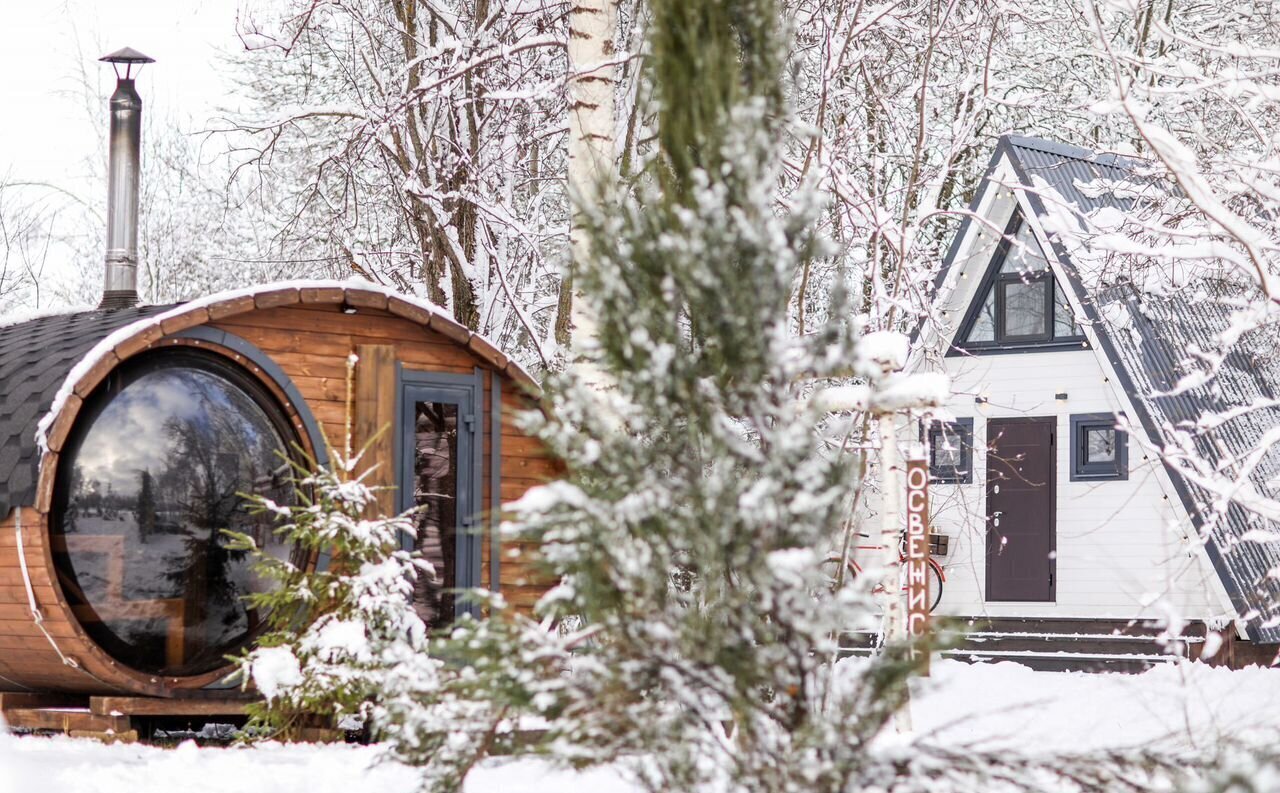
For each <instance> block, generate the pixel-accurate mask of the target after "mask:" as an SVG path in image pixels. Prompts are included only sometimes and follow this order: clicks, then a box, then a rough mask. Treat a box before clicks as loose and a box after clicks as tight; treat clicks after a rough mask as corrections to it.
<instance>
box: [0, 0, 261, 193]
mask: <svg viewBox="0 0 1280 793" xmlns="http://www.w3.org/2000/svg"><path fill="white" fill-rule="evenodd" d="M243 5H245V0H0V53H3V60H2V61H0V64H3V65H2V66H0V68H2V69H3V70H4V72H3V76H2V77H0V179H3V178H5V177H6V176H7V177H8V178H9V179H10V180H13V181H38V182H51V183H54V184H56V185H58V186H60V187H63V188H65V189H69V190H72V191H74V192H81V191H82V189H83V183H82V182H81V183H77V171H78V170H83V166H82V163H83V162H84V161H85V160H86V158H89V157H94V156H97V155H98V151H99V150H98V148H97V145H98V137H99V135H100V134H101V133H102V131H104V130H105V129H106V124H107V109H106V102H105V97H106V96H109V95H110V93H111V90H112V88H113V86H114V84H115V76H114V74H113V73H112V71H111V67H110V66H109V65H108V64H105V63H98V61H97V59H98V58H99V57H100V56H102V55H105V54H106V53H108V52H112V51H115V50H117V49H119V48H121V47H126V46H128V47H133V48H134V49H136V50H139V51H141V52H143V53H145V54H147V55H150V56H151V57H152V58H155V59H156V63H154V64H151V65H149V66H147V67H145V68H144V69H143V70H142V73H141V75H140V77H139V79H138V92H139V93H140V94H141V95H142V101H143V112H144V113H146V114H159V115H158V116H154V117H153V121H154V120H155V118H164V119H170V120H173V121H174V122H176V123H179V124H180V126H181V127H182V128H183V129H191V128H192V127H193V126H195V127H199V126H203V124H204V123H205V122H206V121H207V120H208V118H209V117H210V116H211V115H212V114H213V112H214V110H215V108H216V107H217V106H219V105H225V104H227V99H228V98H227V97H225V96H224V87H223V85H224V84H223V79H222V77H221V76H220V74H219V71H218V68H219V63H218V53H219V51H221V52H227V53H234V52H236V51H237V50H240V49H241V48H242V45H241V44H240V41H239V39H238V38H237V37H236V30H235V27H236V16H237V13H238V12H239V11H240V10H241V7H242V6H243ZM86 74H87V75H88V77H89V79H90V80H95V79H96V80H97V83H96V85H97V86H98V88H99V90H100V92H101V95H102V97H104V99H103V101H102V102H101V103H100V106H99V107H97V108H96V113H95V114H94V115H93V116H92V117H91V115H90V112H89V110H88V109H87V106H86V99H85V95H84V91H83V90H82V87H81V86H82V83H81V76H82V75H86ZM87 197H90V196H87ZM101 203H102V204H103V205H104V206H105V203H106V197H105V195H104V196H102V197H101Z"/></svg>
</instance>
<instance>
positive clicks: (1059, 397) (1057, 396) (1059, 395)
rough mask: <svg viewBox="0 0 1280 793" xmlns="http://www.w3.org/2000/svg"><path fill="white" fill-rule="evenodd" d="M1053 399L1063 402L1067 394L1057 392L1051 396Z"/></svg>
mask: <svg viewBox="0 0 1280 793" xmlns="http://www.w3.org/2000/svg"><path fill="white" fill-rule="evenodd" d="M1053 398H1054V399H1062V400H1065V399H1066V398H1067V392H1066V391H1059V392H1058V393H1056V394H1054V395H1053Z"/></svg>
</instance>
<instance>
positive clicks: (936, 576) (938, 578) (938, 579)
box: [822, 533, 947, 613]
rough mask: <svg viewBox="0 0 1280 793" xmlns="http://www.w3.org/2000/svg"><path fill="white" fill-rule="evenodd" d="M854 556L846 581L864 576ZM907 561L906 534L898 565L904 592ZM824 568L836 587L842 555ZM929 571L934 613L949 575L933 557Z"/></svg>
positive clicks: (868, 548)
mask: <svg viewBox="0 0 1280 793" xmlns="http://www.w3.org/2000/svg"><path fill="white" fill-rule="evenodd" d="M858 536H859V537H865V538H868V539H870V537H871V535H870V534H862V533H859V534H858ZM854 550H855V551H883V550H884V546H883V545H858V546H855V547H854ZM856 555H857V554H854V555H853V556H856ZM853 556H850V557H849V562H848V567H847V568H846V569H847V570H848V572H849V574H848V575H847V576H846V578H845V580H846V581H852V580H853V579H855V578H857V577H858V576H859V575H861V574H862V566H861V565H859V564H858V563H857V562H856V561H854V559H853ZM906 561H907V537H906V534H905V533H904V534H903V536H902V538H901V539H900V540H899V541H898V563H899V567H900V569H901V571H902V572H901V577H902V578H903V579H904V580H903V583H902V591H903V592H906V591H907V584H906V580H905V579H906V574H907V567H906V564H905V562H906ZM822 568H823V570H824V571H826V572H828V573H829V574H830V578H831V585H832V586H833V587H834V586H835V583H836V580H837V577H836V573H837V572H838V571H839V569H840V554H838V553H831V554H829V555H828V556H827V558H826V559H825V560H824V561H823V563H822ZM927 570H928V576H929V595H930V603H929V611H930V612H931V613H932V611H933V610H934V609H936V608H937V607H938V603H939V602H941V601H942V585H943V584H944V583H946V580H947V575H946V573H944V572H943V570H942V565H941V564H939V563H938V560H937V559H935V558H933V557H932V556H930V557H929V559H928V563H927ZM875 591H876V592H881V591H883V588H882V587H881V586H877V587H876V588H875Z"/></svg>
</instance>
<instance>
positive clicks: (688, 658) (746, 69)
mask: <svg viewBox="0 0 1280 793" xmlns="http://www.w3.org/2000/svg"><path fill="white" fill-rule="evenodd" d="M651 8H652V14H653V18H652V22H651V26H650V29H651V31H652V33H651V36H650V41H649V46H650V50H651V54H650V56H649V58H648V60H647V64H648V68H649V70H650V80H651V82H652V84H653V87H654V91H655V93H656V96H657V98H658V100H657V101H658V106H657V118H658V134H657V150H656V151H655V152H654V154H653V157H652V159H651V161H650V162H649V163H648V165H647V167H646V169H645V170H644V172H643V173H642V174H641V175H640V176H639V178H638V179H636V180H635V181H634V182H632V183H630V184H627V185H623V186H621V187H620V188H618V189H616V190H613V191H612V193H611V196H612V198H613V201H605V202H602V205H600V206H594V207H592V206H588V207H584V208H583V213H584V218H585V231H586V232H587V233H588V234H589V235H590V241H591V245H590V248H591V252H592V253H591V256H590V259H589V260H588V261H586V262H583V263H582V266H581V267H580V268H579V269H578V270H577V271H576V272H575V279H576V284H577V285H579V286H580V287H581V290H582V298H583V300H584V301H585V303H586V305H587V306H588V309H589V313H590V315H591V316H592V317H593V320H594V323H593V324H594V325H595V327H594V328H593V330H594V333H595V338H594V339H593V342H594V343H593V344H590V345H588V346H587V355H586V360H585V361H583V362H582V363H583V365H582V366H580V367H573V368H571V370H570V371H569V372H568V373H567V374H565V375H563V376H559V377H554V378H552V379H551V380H550V382H549V383H548V391H547V393H548V395H549V396H548V401H547V405H546V407H547V410H546V413H545V416H544V415H543V414H537V415H533V416H530V417H528V421H529V422H530V424H531V425H532V427H533V428H534V429H535V430H536V431H537V433H538V435H539V437H541V438H542V439H543V441H544V442H545V443H546V444H547V445H548V446H549V447H550V449H551V450H552V451H553V452H554V453H555V454H556V455H558V456H559V457H560V458H561V459H563V460H564V461H565V463H566V464H567V470H568V475H567V476H566V478H565V479H564V480H563V481H558V482H555V483H551V484H548V485H545V486H543V487H540V488H537V489H535V490H533V491H531V492H530V493H529V494H528V495H526V496H525V497H524V498H523V499H521V501H520V502H519V503H517V504H516V505H515V507H514V509H515V513H514V516H513V520H512V521H511V522H510V523H509V525H508V526H507V531H508V533H509V534H511V535H520V536H524V537H527V538H533V539H535V540H536V541H537V542H538V543H539V544H540V547H541V559H542V562H543V564H545V566H546V567H547V568H548V570H549V572H550V573H552V574H553V575H554V576H555V577H557V578H558V579H559V581H560V582H561V583H560V585H559V586H558V587H556V588H555V589H554V590H553V591H551V592H550V593H549V594H548V595H547V596H546V597H544V598H543V600H542V601H541V603H540V606H539V614H538V615H537V617H538V620H540V621H538V620H535V619H531V618H529V617H527V616H523V615H520V614H515V613H511V612H510V610H509V609H505V608H503V604H502V601H501V599H500V598H493V599H491V601H490V603H489V608H490V612H491V614H492V617H491V618H490V619H489V620H488V621H486V622H484V623H480V624H470V625H464V626H462V627H461V628H459V629H458V630H456V631H455V632H454V634H453V637H452V642H451V644H450V645H449V647H448V649H447V650H446V649H444V648H442V652H447V653H448V654H449V656H450V657H452V658H454V659H457V666H458V668H459V669H461V670H463V671H446V672H445V673H444V674H443V675H438V676H434V677H432V678H430V679H429V680H428V681H425V682H424V684H423V685H421V686H418V685H416V684H415V683H414V681H413V680H412V679H411V677H409V676H405V677H402V678H401V679H400V681H399V682H398V684H397V686H396V687H395V688H394V689H393V690H388V691H387V692H384V693H385V697H384V699H383V704H382V705H381V706H380V707H379V708H378V709H377V711H376V712H377V718H378V719H379V721H380V722H381V723H382V724H383V725H384V728H385V729H386V731H387V734H388V735H389V737H390V738H391V739H392V742H393V746H394V747H395V749H396V751H397V752H398V754H399V756H400V757H402V758H404V759H407V760H410V761H416V762H420V763H424V764H427V765H428V767H429V768H431V769H433V770H432V772H431V774H430V775H429V778H430V779H431V780H432V781H433V782H434V783H435V784H436V786H437V788H439V789H454V788H456V787H457V786H459V785H460V784H461V782H462V778H463V777H464V776H465V774H466V771H467V769H469V768H470V767H471V765H472V764H474V762H475V761H476V759H478V758H479V757H482V756H483V755H484V754H485V753H486V752H489V751H491V750H492V748H493V746H494V745H495V743H496V740H497V739H499V738H500V737H501V736H502V735H504V734H506V732H507V731H509V730H511V729H513V728H514V729H518V728H519V727H520V725H522V724H526V723H530V722H535V723H537V724H538V725H540V726H543V725H545V732H544V733H543V736H544V738H543V740H542V741H541V742H538V743H536V744H532V745H530V744H523V745H519V744H518V745H517V748H522V750H526V751H528V750H532V751H542V752H545V753H548V754H550V755H552V756H554V757H556V758H558V759H560V760H563V761H566V762H570V763H573V764H576V765H583V764H591V763H600V762H612V761H614V760H615V759H617V758H618V757H626V756H631V757H635V758H638V760H637V764H636V768H637V769H638V773H640V775H641V777H642V779H643V781H644V782H645V783H646V784H647V785H648V786H649V787H650V788H651V789H653V790H682V791H692V790H696V789H699V786H700V785H702V784H705V783H711V782H715V783H728V785H729V789H733V790H758V791H784V790H804V791H833V792H834V791H844V790H846V789H848V787H849V785H850V783H851V781H852V780H854V779H856V778H857V777H858V775H859V773H861V772H862V771H864V770H866V768H867V765H868V763H870V762H871V761H870V759H869V752H868V745H869V742H870V741H871V740H872V739H873V737H874V736H876V735H877V734H878V733H879V732H880V731H881V730H882V729H883V727H884V726H885V724H886V723H887V721H888V719H889V718H890V717H891V716H892V714H893V713H894V712H895V711H896V710H897V708H898V706H899V704H900V703H901V702H902V699H903V696H904V692H905V680H906V678H907V676H908V675H909V674H910V671H911V664H910V663H908V662H907V660H906V653H905V652H904V651H903V648H890V649H889V651H888V652H886V653H884V654H882V655H880V656H879V657H877V658H875V659H872V660H871V661H869V662H866V663H863V664H859V665H848V664H845V665H837V664H835V663H834V658H835V654H836V649H837V648H836V639H837V637H838V635H839V633H840V631H842V630H844V629H847V628H849V627H850V626H851V625H853V624H854V623H855V622H856V621H857V620H858V618H859V617H865V616H867V615H871V614H873V613H874V610H875V607H874V605H873V604H872V603H871V600H870V597H869V593H868V592H867V591H866V590H867V589H868V588H869V584H867V583H866V582H861V581H859V582H856V584H855V585H854V586H846V587H841V588H833V587H831V586H829V585H828V582H826V581H825V580H824V579H823V576H822V572H821V560H822V559H823V558H825V556H826V554H827V552H828V551H829V550H831V549H832V548H833V547H837V546H838V541H837V535H838V534H839V533H840V527H841V526H842V524H845V522H846V520H848V518H849V513H848V510H849V509H850V504H851V502H852V500H853V498H852V496H853V493H854V492H855V489H856V488H857V486H858V484H859V483H858V482H857V481H856V478H857V475H856V473H855V470H856V469H855V468H854V466H851V465H850V463H849V460H848V459H847V458H844V457H842V456H841V455H840V454H839V453H838V451H833V450H838V448H839V447H840V445H841V444H840V437H839V434H838V435H837V437H835V438H834V439H833V438H832V437H831V433H832V431H833V430H835V429H839V431H840V433H843V434H844V435H845V437H847V433H849V432H851V431H852V428H851V425H848V424H840V423H839V421H838V420H837V422H836V423H835V424H833V423H832V417H831V416H830V414H828V413H827V412H825V411H824V410H823V409H822V407H821V406H820V404H819V403H820V402H821V400H815V399H810V398H808V397H810V396H811V395H812V394H813V393H814V391H815V390H816V389H819V388H825V387H828V386H830V385H831V384H833V383H837V382H844V381H846V380H847V379H848V377H847V376H848V375H849V374H850V373H851V372H852V371H853V368H854V367H853V363H852V362H853V361H855V360H856V358H857V345H858V339H857V329H856V328H855V327H854V323H853V322H852V319H851V317H850V312H849V311H848V310H847V308H846V307H845V305H844V303H843V297H842V295H841V294H836V295H835V296H834V298H833V300H834V304H833V305H832V307H831V310H830V311H828V312H826V315H827V316H828V317H829V318H830V319H829V320H828V321H827V322H826V323H825V324H823V325H821V326H819V327H817V328H816V329H814V330H813V332H811V333H809V334H807V335H805V336H803V337H801V336H798V335H797V334H796V333H795V332H794V330H793V329H794V327H795V323H794V320H793V318H792V317H791V316H790V315H789V311H788V306H789V303H790V302H791V301H790V299H789V298H790V296H791V295H792V290H793V288H794V285H795V283H796V282H797V279H798V274H799V272H800V270H801V268H802V267H803V266H804V264H805V263H806V262H809V261H812V260H813V259H814V258H815V257H820V256H823V255H824V253H825V251H824V248H823V246H822V245H821V244H820V242H819V240H818V239H817V238H816V237H815V235H814V234H813V233H812V227H813V222H814V218H815V216H816V214H817V210H818V209H819V205H818V202H817V201H814V200H812V191H810V193H809V196H810V197H809V198H804V199H802V200H800V201H797V202H795V203H793V204H792V205H791V206H790V207H788V208H787V209H786V211H779V208H778V206H777V202H776V198H775V197H776V195H777V186H778V183H779V177H780V173H779V168H780V163H779V161H780V153H781V140H780V139H781V136H782V135H783V134H784V130H785V129H786V126H787V110H786V106H785V103H784V101H783V97H784V90H783V83H782V75H781V74H780V64H781V63H782V60H783V48H784V44H785V40H784V36H783V35H782V34H781V33H780V32H779V29H778V19H779V13H778V8H777V4H776V3H775V2H773V1H772V0H653V2H652V3H651ZM896 382H897V383H898V385H901V381H900V380H898V381H896ZM879 383H880V381H879V380H868V381H867V382H866V383H865V384H864V387H865V393H866V395H867V396H868V398H869V401H874V398H875V396H876V389H877V387H878V385H879ZM907 402H909V400H904V402H903V404H902V407H903V408H906V407H909V405H908V404H907ZM837 424H838V425H839V426H838V427H837ZM551 626H559V628H560V630H559V631H550V630H548V628H549V627H551ZM837 672H838V674H837Z"/></svg>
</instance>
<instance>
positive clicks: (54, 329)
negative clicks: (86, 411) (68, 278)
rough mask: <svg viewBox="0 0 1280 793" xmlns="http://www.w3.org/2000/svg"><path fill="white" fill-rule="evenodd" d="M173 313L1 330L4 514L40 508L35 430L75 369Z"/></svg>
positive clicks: (141, 311)
mask: <svg viewBox="0 0 1280 793" xmlns="http://www.w3.org/2000/svg"><path fill="white" fill-rule="evenodd" d="M170 308H172V306H139V307H134V308H121V309H115V310H109V311H101V310H99V311H81V312H76V313H71V314H60V315H55V316H47V317H41V318H38V319H31V320H27V321H25V322H17V323H14V324H11V325H7V326H4V327H0V515H5V514H8V512H9V510H11V509H12V508H14V507H17V506H31V505H32V504H34V503H35V496H36V482H37V481H38V478H39V464H40V450H39V448H38V447H37V446H36V426H37V425H38V424H39V423H40V419H41V418H42V417H43V416H44V415H45V414H46V413H48V412H49V409H50V407H51V406H52V405H53V399H54V396H55V395H56V394H57V392H58V389H59V388H60V387H61V386H62V383H63V381H64V380H66V378H67V375H68V374H70V373H71V370H72V368H73V367H75V365H76V364H77V363H79V362H80V361H81V360H82V359H84V357H85V356H86V355H87V354H88V353H89V351H90V350H91V349H93V347H94V345H95V344H97V343H98V342H99V341H101V340H102V339H103V338H104V337H106V336H108V335H109V334H110V333H111V332H112V331H115V330H117V329H119V328H122V327H124V326H126V325H130V324H132V323H134V322H136V321H138V320H140V319H143V318H145V317H148V316H152V315H155V314H160V313H162V312H164V311H167V310H169V309H170Z"/></svg>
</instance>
